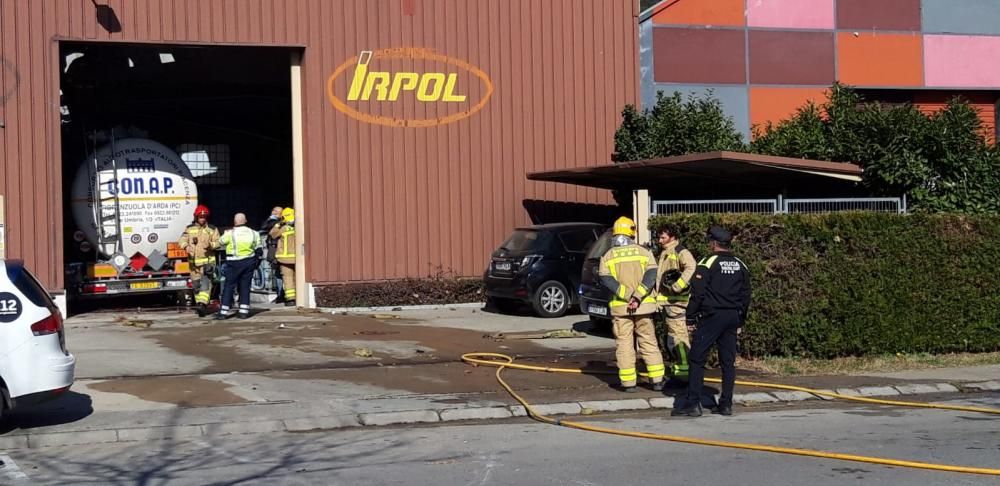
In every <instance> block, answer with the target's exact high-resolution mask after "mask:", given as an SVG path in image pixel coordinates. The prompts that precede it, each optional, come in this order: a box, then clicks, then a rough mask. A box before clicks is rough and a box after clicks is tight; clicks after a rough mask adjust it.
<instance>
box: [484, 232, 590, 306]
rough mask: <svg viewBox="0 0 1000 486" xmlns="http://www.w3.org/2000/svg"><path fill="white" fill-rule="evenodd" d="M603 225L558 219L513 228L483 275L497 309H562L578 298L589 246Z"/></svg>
mask: <svg viewBox="0 0 1000 486" xmlns="http://www.w3.org/2000/svg"><path fill="white" fill-rule="evenodd" d="M605 228H606V226H604V225H600V224H596V223H556V224H545V225H538V226H526V227H523V228H517V229H515V230H514V232H513V233H511V235H510V237H508V238H507V240H506V241H504V242H503V244H502V245H500V248H498V249H497V250H496V251H494V252H493V256H492V258H491V259H490V264H489V267H488V268H487V269H486V272H485V273H484V275H483V281H484V282H485V283H486V296H487V297H489V300H490V303H491V304H493V305H494V306H495V307H496V308H497V309H498V310H500V311H501V312H510V311H512V310H514V309H515V308H516V307H518V306H520V305H521V304H530V305H531V307H532V308H533V309H534V310H535V312H536V313H537V314H538V315H540V316H542V317H559V316H561V315H563V314H565V313H566V311H568V310H569V309H570V308H572V307H573V306H574V305H576V303H577V301H578V298H577V293H576V289H577V288H578V287H579V285H580V272H581V269H582V266H583V261H584V259H585V257H586V255H587V250H588V249H589V248H590V246H591V245H592V244H593V243H594V242H595V241H596V240H597V238H598V236H600V235H601V233H603V232H604V230H605Z"/></svg>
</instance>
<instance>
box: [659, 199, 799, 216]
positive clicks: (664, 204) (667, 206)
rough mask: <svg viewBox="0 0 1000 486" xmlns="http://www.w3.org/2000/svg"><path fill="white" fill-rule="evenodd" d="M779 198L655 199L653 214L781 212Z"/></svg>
mask: <svg viewBox="0 0 1000 486" xmlns="http://www.w3.org/2000/svg"><path fill="white" fill-rule="evenodd" d="M780 204H781V203H780V201H778V200H777V199H717V200H704V201H699V200H688V201H653V210H652V213H653V214H661V215H662V214H674V213H762V214H774V213H778V212H780V211H779V209H780Z"/></svg>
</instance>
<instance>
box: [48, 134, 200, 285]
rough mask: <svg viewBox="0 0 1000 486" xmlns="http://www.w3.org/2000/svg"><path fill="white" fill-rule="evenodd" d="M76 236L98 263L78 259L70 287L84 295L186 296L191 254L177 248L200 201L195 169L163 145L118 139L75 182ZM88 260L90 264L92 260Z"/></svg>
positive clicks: (83, 168) (70, 274)
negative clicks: (157, 293) (152, 293)
mask: <svg viewBox="0 0 1000 486" xmlns="http://www.w3.org/2000/svg"><path fill="white" fill-rule="evenodd" d="M70 198H71V201H70V208H71V211H72V214H73V221H74V222H75V224H76V227H77V228H78V229H77V231H75V232H74V233H73V238H74V240H75V241H76V243H77V244H78V245H79V246H80V249H81V250H82V251H83V253H84V254H89V255H93V259H92V261H86V262H72V263H71V264H70V265H69V266H68V268H69V270H68V271H67V273H68V274H67V288H68V290H69V291H70V292H72V293H73V294H75V295H77V296H80V297H95V296H101V295H122V294H130V293H149V292H166V291H172V292H177V291H184V290H186V289H188V288H190V285H191V283H190V280H189V278H188V274H189V268H188V261H187V253H186V252H185V251H184V250H183V249H181V248H180V247H179V246H178V245H177V243H176V242H177V241H178V240H179V239H180V237H181V235H182V234H183V233H184V228H185V227H187V225H188V224H190V222H191V219H192V214H193V213H194V208H195V206H197V204H198V188H197V187H196V186H195V183H194V180H193V178H192V176H191V171H190V169H188V167H187V165H186V164H185V163H184V161H183V160H181V158H180V157H178V156H177V154H176V153H175V152H174V151H173V150H171V149H169V148H167V147H166V146H164V145H163V144H161V143H159V142H155V141H153V140H148V139H141V138H126V139H121V140H114V141H112V142H111V143H109V144H107V145H105V146H103V147H101V148H100V149H98V150H97V151H96V154H93V155H91V156H90V157H89V158H88V159H87V160H85V161H84V162H83V164H81V166H80V168H79V169H78V170H77V172H76V177H75V178H74V179H73V185H72V188H71V192H70ZM88 260H90V259H89V258H88Z"/></svg>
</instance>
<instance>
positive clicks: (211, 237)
mask: <svg viewBox="0 0 1000 486" xmlns="http://www.w3.org/2000/svg"><path fill="white" fill-rule="evenodd" d="M195 240H197V243H196V242H195ZM178 244H179V245H180V247H181V248H183V249H184V250H186V251H188V260H189V261H190V262H191V264H192V265H193V266H196V267H203V266H205V265H208V264H209V263H214V262H215V250H218V249H219V248H221V244H220V243H219V230H218V229H217V228H216V227H215V226H212V225H210V224H206V225H205V226H201V225H200V224H197V223H195V224H192V225H190V226H188V227H187V228H185V229H184V234H183V235H181V239H180V241H178ZM189 248H190V250H189Z"/></svg>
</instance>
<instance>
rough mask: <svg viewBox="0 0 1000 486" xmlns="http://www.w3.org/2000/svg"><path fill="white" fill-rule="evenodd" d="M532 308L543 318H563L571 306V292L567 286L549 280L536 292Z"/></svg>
mask: <svg viewBox="0 0 1000 486" xmlns="http://www.w3.org/2000/svg"><path fill="white" fill-rule="evenodd" d="M531 306H532V307H534V309H535V312H537V313H538V315H540V316H542V317H561V316H562V315H563V314H565V313H566V311H567V310H568V309H569V306H570V295H569V291H567V290H566V286H565V285H563V284H561V283H559V282H556V281H555V280H549V281H548V282H545V283H543V284H542V285H540V286H539V287H538V290H536V291H535V296H534V298H532V300H531Z"/></svg>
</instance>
